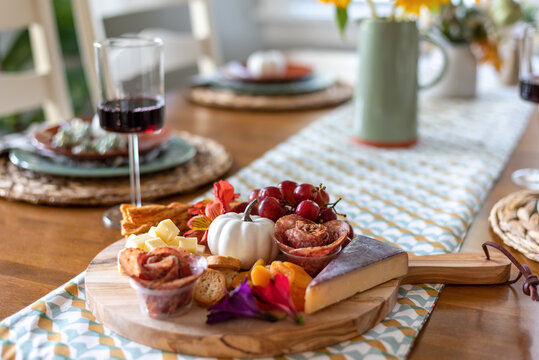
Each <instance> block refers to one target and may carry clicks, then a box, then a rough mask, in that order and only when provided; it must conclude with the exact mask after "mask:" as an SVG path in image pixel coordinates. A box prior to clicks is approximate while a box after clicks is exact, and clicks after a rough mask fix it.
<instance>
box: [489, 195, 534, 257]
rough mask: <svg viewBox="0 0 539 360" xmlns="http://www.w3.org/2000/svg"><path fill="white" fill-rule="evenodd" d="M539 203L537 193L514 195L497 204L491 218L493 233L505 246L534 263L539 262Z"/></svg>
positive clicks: (491, 212)
mask: <svg viewBox="0 0 539 360" xmlns="http://www.w3.org/2000/svg"><path fill="white" fill-rule="evenodd" d="M538 199H539V191H538V190H523V191H518V192H515V193H512V194H510V195H508V196H506V197H504V198H502V199H501V200H500V201H498V202H497V203H496V204H495V205H494V207H493V208H492V210H491V211H490V216H489V222H490V226H491V228H492V230H493V231H494V232H495V233H496V234H497V235H498V236H499V237H500V238H501V239H502V240H503V242H504V243H505V244H506V245H509V246H511V247H512V248H514V249H516V250H518V251H520V252H521V253H522V254H524V255H525V256H526V257H527V258H529V259H532V260H534V261H539V213H537V201H538Z"/></svg>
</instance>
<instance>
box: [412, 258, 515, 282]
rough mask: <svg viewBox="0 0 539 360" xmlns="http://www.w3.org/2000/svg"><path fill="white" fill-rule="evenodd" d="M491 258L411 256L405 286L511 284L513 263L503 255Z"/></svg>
mask: <svg viewBox="0 0 539 360" xmlns="http://www.w3.org/2000/svg"><path fill="white" fill-rule="evenodd" d="M492 255H496V256H492ZM492 255H491V258H490V260H487V259H486V257H485V254H484V253H451V254H440V255H424V256H416V255H412V254H408V275H406V276H405V278H404V279H403V280H402V283H403V284H419V283H442V284H463V285H464V284H466V285H485V284H501V283H504V282H506V281H508V280H509V276H510V275H511V262H510V261H509V259H507V258H506V257H504V256H502V255H498V254H492Z"/></svg>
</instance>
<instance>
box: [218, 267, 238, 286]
mask: <svg viewBox="0 0 539 360" xmlns="http://www.w3.org/2000/svg"><path fill="white" fill-rule="evenodd" d="M215 270H218V271H220V272H222V273H223V274H224V275H225V280H226V288H227V290H231V289H232V280H234V278H235V277H236V275H238V271H237V270H232V269H226V268H217V269H215Z"/></svg>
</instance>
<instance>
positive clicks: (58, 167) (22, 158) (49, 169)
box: [9, 137, 196, 178]
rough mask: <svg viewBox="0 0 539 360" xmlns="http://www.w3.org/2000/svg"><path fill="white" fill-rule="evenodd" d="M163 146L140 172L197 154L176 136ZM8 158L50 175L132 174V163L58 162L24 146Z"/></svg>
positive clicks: (190, 157) (95, 175)
mask: <svg viewBox="0 0 539 360" xmlns="http://www.w3.org/2000/svg"><path fill="white" fill-rule="evenodd" d="M163 146H164V148H163V150H162V152H161V153H160V154H159V155H158V156H157V157H156V158H155V159H153V160H150V161H148V162H147V163H142V164H140V173H141V174H148V173H152V172H156V171H161V170H166V169H170V168H173V167H175V166H178V165H180V164H183V163H185V162H187V161H189V160H191V159H192V158H193V157H194V156H195V154H196V149H195V148H194V147H193V146H192V145H191V144H189V143H188V142H186V141H185V140H183V139H181V138H177V137H173V138H171V139H170V140H169V141H168V142H167V143H165V144H164V145H163ZM9 160H10V161H11V162H12V163H13V164H15V165H17V166H18V167H20V168H23V169H26V170H31V171H35V172H39V173H44V174H49V175H58V176H71V177H87V178H88V177H89V178H94V177H95V178H98V177H120V176H129V165H123V166H118V167H110V166H106V165H103V166H100V165H98V166H97V167H84V166H77V165H76V163H66V162H57V161H54V160H53V159H51V158H47V157H44V156H41V155H39V154H37V153H35V152H32V151H27V150H21V149H15V150H11V151H10V153H9Z"/></svg>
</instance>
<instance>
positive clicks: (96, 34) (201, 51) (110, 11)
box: [72, 0, 218, 105]
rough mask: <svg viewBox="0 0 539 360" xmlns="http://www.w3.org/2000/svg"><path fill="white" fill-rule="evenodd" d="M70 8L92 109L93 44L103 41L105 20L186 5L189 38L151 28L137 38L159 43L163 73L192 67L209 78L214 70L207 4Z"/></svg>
mask: <svg viewBox="0 0 539 360" xmlns="http://www.w3.org/2000/svg"><path fill="white" fill-rule="evenodd" d="M72 4H73V14H74V18H75V26H76V29H77V36H78V39H79V48H80V50H81V55H82V61H83V66H84V68H85V72H86V78H87V81H88V83H89V85H90V89H91V93H92V100H93V102H94V105H97V101H98V98H99V96H98V94H99V84H98V81H97V75H96V70H95V63H94V49H93V43H94V42H95V41H100V40H103V39H105V38H106V33H105V28H104V24H103V21H104V20H105V19H108V18H112V17H116V16H120V15H127V14H135V13H142V12H145V11H149V10H155V9H160V8H161V9H166V8H170V7H173V6H178V5H187V6H188V7H189V14H190V17H191V28H192V29H191V34H187V33H178V32H174V31H171V30H167V29H161V28H152V29H146V30H143V31H142V32H140V33H139V35H143V36H150V37H159V38H161V39H163V43H164V49H163V50H164V57H165V64H164V68H165V72H167V71H170V70H176V69H181V68H185V67H187V66H191V65H195V64H196V65H197V66H198V71H199V72H200V73H201V74H209V73H211V72H213V71H215V69H216V67H217V63H218V49H217V44H216V41H215V39H214V37H213V36H212V33H213V31H212V21H211V11H210V7H209V2H208V0H72Z"/></svg>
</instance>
